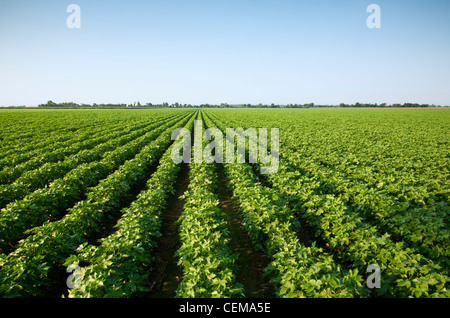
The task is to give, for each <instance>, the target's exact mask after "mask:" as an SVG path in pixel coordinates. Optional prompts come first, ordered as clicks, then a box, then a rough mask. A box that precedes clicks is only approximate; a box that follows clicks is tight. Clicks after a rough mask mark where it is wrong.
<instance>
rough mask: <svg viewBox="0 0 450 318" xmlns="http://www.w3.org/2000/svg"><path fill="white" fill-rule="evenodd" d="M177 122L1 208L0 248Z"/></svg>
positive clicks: (57, 212) (56, 212) (66, 204)
mask: <svg viewBox="0 0 450 318" xmlns="http://www.w3.org/2000/svg"><path fill="white" fill-rule="evenodd" d="M176 121H177V119H174V120H172V121H170V122H169V123H166V124H164V125H163V126H161V127H158V128H156V129H153V130H151V131H150V132H148V133H146V134H145V135H143V136H141V137H138V138H136V139H134V140H132V141H130V142H128V143H127V144H125V145H124V146H122V147H118V148H116V149H114V150H112V151H109V152H107V153H105V154H104V155H103V159H102V160H100V161H94V162H90V163H85V164H81V165H79V166H78V167H77V168H75V169H73V170H71V171H70V172H69V173H67V174H66V175H65V176H64V177H63V178H60V179H56V180H55V181H54V182H52V183H51V184H50V185H49V186H48V187H45V188H42V189H39V190H36V191H35V192H33V193H31V194H29V195H28V196H26V197H25V198H24V199H23V200H20V201H15V202H12V203H11V204H9V205H8V206H7V207H6V208H5V209H2V210H1V215H0V221H1V222H0V248H1V249H2V250H3V251H5V250H6V246H7V245H8V244H14V243H15V242H16V241H17V240H18V239H20V238H21V237H24V236H25V233H24V231H26V230H28V229H30V228H32V227H35V226H39V225H41V224H42V223H44V222H45V221H47V220H54V219H55V218H58V217H59V216H60V215H61V214H62V213H63V211H64V210H65V209H67V208H69V207H70V206H71V204H73V203H75V202H77V201H78V200H80V199H81V198H82V197H83V194H84V192H85V190H86V189H87V188H89V187H92V186H94V185H96V184H97V183H98V181H99V180H101V179H103V178H104V177H106V176H107V175H108V174H110V173H112V172H113V171H114V170H116V169H117V168H118V167H119V166H120V165H122V164H123V163H124V162H125V161H127V160H129V159H131V158H133V157H134V156H135V154H136V153H137V152H138V151H139V150H140V149H141V148H142V147H143V146H145V145H146V144H148V143H149V141H151V140H154V139H155V138H157V137H158V136H159V135H160V134H161V133H162V132H163V131H165V130H166V129H167V128H169V127H171V126H172V125H173V124H174V123H175V122H176Z"/></svg>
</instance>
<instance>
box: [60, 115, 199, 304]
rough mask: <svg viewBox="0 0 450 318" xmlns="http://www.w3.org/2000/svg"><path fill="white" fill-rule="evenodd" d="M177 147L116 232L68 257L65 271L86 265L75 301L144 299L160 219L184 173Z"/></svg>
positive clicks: (168, 153) (189, 126) (72, 293)
mask: <svg viewBox="0 0 450 318" xmlns="http://www.w3.org/2000/svg"><path fill="white" fill-rule="evenodd" d="M193 120H194V117H192V118H191V120H189V122H188V123H187V124H186V125H185V127H186V128H187V129H189V130H191V129H192V126H193ZM172 148H173V147H172V146H171V147H169V148H168V149H167V150H166V152H165V153H164V155H163V156H162V158H161V160H160V161H159V165H158V168H157V170H156V171H155V172H154V173H153V175H152V177H151V178H150V179H149V180H148V181H147V184H146V188H145V190H143V191H142V192H141V193H139V195H138V196H137V198H136V200H134V201H133V202H132V204H131V205H130V206H129V207H127V208H124V209H123V210H122V213H123V214H122V216H121V218H120V219H119V220H118V222H117V224H116V226H115V227H116V231H115V232H114V233H113V234H111V235H109V236H107V237H105V238H102V239H101V240H99V242H98V244H95V245H94V244H87V242H86V243H84V244H82V245H81V246H79V248H78V249H77V250H76V253H74V254H72V255H71V256H70V257H68V258H67V260H66V261H65V264H64V265H65V266H80V276H79V278H78V280H77V281H76V284H75V286H74V288H73V289H70V291H69V297H71V298H92V297H95V298H98V297H107V298H118V297H120V298H122V297H133V296H135V297H139V296H143V295H145V292H147V291H148V282H147V279H148V275H149V266H150V265H151V263H152V257H153V254H152V251H153V249H154V248H155V247H156V246H157V244H158V239H159V238H160V236H161V233H160V232H159V230H160V227H161V218H160V216H161V214H162V213H163V212H164V211H165V209H166V207H167V200H168V198H169V196H170V195H171V194H173V193H174V192H175V182H176V180H177V176H178V174H179V171H180V169H181V166H180V165H179V164H176V163H175V162H174V161H173V160H172V157H171V155H172Z"/></svg>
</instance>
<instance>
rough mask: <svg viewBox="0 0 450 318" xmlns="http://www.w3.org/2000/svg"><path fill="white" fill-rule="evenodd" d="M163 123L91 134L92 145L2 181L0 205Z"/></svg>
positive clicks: (21, 196)
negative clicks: (14, 179) (94, 135)
mask: <svg viewBox="0 0 450 318" xmlns="http://www.w3.org/2000/svg"><path fill="white" fill-rule="evenodd" d="M160 124H161V123H156V124H153V125H142V126H138V127H131V128H128V129H124V127H121V130H120V131H119V132H112V133H110V134H107V136H101V137H99V138H94V137H93V138H92V145H94V147H93V148H92V149H84V150H80V151H79V152H78V153H76V154H74V155H72V156H70V157H66V158H63V160H60V161H58V162H48V163H45V164H44V165H42V166H41V167H39V168H38V169H35V170H31V171H28V172H25V173H24V174H23V175H22V176H21V177H19V178H18V179H17V180H16V181H14V182H13V183H11V184H2V185H0V208H4V207H5V206H6V205H7V204H8V203H10V202H12V201H14V200H17V199H21V198H23V197H25V196H26V195H28V194H30V193H31V192H33V191H35V190H37V189H40V188H43V187H45V186H46V185H48V184H49V183H50V182H51V181H53V180H55V179H58V178H61V177H63V176H64V175H65V174H66V173H68V172H69V171H71V170H73V169H75V168H76V167H78V166H79V165H81V164H83V163H89V162H92V161H98V160H101V159H102V157H103V155H104V154H105V153H107V152H108V151H112V150H114V149H116V148H117V147H118V146H122V145H125V144H126V143H127V142H130V141H132V140H133V139H135V138H137V137H139V136H142V135H143V134H144V133H145V132H147V131H148V130H151V129H153V128H156V127H157V126H159V125H160Z"/></svg>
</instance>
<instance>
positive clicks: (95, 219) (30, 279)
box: [0, 116, 190, 297]
mask: <svg viewBox="0 0 450 318" xmlns="http://www.w3.org/2000/svg"><path fill="white" fill-rule="evenodd" d="M189 117H190V116H189ZM189 117H187V116H184V117H183V118H182V119H181V120H180V121H176V122H175V123H172V125H170V126H165V129H164V130H163V131H159V130H156V131H159V132H158V135H159V137H158V138H156V139H155V140H153V141H151V142H150V143H149V144H148V145H146V146H144V147H143V148H142V150H141V151H140V152H139V153H138V154H137V155H136V156H135V157H134V158H133V159H130V160H128V161H126V162H125V163H124V164H123V165H121V166H120V167H119V169H117V170H116V171H114V172H113V173H111V174H109V175H108V176H107V178H106V179H104V180H102V181H101V182H100V183H99V184H98V185H97V186H95V187H93V188H91V189H90V190H89V191H88V193H87V195H86V199H85V200H83V201H80V202H78V203H77V204H76V205H75V206H74V207H72V208H70V209H69V210H68V213H67V214H66V215H65V216H64V217H63V218H61V219H60V220H58V221H53V222H49V221H47V222H45V223H44V224H43V225H42V226H39V227H36V228H34V229H32V230H31V234H30V235H29V236H28V237H27V238H26V239H24V240H22V241H21V242H20V243H19V245H18V247H17V248H16V249H15V250H14V251H13V252H12V253H10V254H9V255H7V256H2V259H1V264H0V265H1V269H0V295H2V296H3V297H30V296H43V295H44V294H45V287H48V286H51V285H52V283H54V282H53V280H54V279H55V277H56V278H57V279H61V278H60V277H59V276H58V275H57V273H58V268H59V267H60V264H63V263H64V262H65V260H66V259H67V257H68V256H70V254H72V253H74V252H75V250H76V249H77V248H78V247H79V246H80V245H82V244H84V243H85V242H87V241H88V238H89V236H91V235H92V234H93V233H98V232H99V231H101V228H102V221H103V220H104V219H105V218H106V217H107V216H108V213H109V212H111V211H112V210H113V209H118V208H120V206H121V204H122V202H123V200H124V199H125V198H126V197H127V196H128V194H129V192H130V190H131V189H132V188H133V186H135V185H137V184H138V183H139V182H142V181H143V178H145V176H146V175H147V172H148V171H149V169H150V168H151V166H152V165H154V164H156V163H157V162H158V160H159V159H160V158H161V156H162V155H163V153H164V152H165V150H166V149H167V147H168V146H169V144H170V142H171V140H170V136H171V132H172V130H173V128H174V127H176V126H178V125H184V124H186V122H187V121H188V120H189ZM148 141H150V140H148ZM92 278H95V276H93V277H92Z"/></svg>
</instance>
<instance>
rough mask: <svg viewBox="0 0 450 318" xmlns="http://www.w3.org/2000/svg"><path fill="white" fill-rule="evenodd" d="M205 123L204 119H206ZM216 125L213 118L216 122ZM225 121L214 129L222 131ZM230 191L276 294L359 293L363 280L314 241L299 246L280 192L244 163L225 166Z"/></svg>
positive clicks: (293, 221) (296, 224) (361, 293)
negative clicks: (261, 253)
mask: <svg viewBox="0 0 450 318" xmlns="http://www.w3.org/2000/svg"><path fill="white" fill-rule="evenodd" d="M207 122H208V121H207ZM216 124H219V121H216ZM224 124H225V123H220V124H219V125H217V127H219V128H221V129H222V130H223V129H224V127H225V126H224ZM224 167H225V172H226V174H227V176H228V179H229V184H230V186H231V188H232V190H233V195H234V197H235V198H236V200H237V201H238V202H239V206H240V210H241V211H242V217H243V226H244V228H245V229H246V230H247V231H248V232H249V235H250V238H251V239H252V241H253V242H254V244H255V246H256V247H257V248H261V249H263V250H264V252H265V253H266V254H267V255H268V256H269V257H270V259H271V263H270V264H269V266H268V267H267V268H266V273H267V274H268V275H269V274H270V275H271V279H272V281H273V282H274V283H275V286H276V287H277V291H276V293H277V296H279V297H364V296H367V295H368V292H369V291H368V289H366V288H364V287H362V283H363V281H364V278H363V277H362V276H361V274H360V273H358V270H357V269H350V270H346V269H345V268H342V267H341V266H340V265H338V264H337V263H336V262H335V261H334V260H333V257H332V256H331V255H329V254H327V253H325V252H324V251H323V249H322V248H319V247H318V246H316V245H315V244H314V243H313V244H312V245H310V246H306V245H304V244H301V243H300V241H299V238H298V234H297V231H298V230H299V229H300V228H301V223H299V222H298V221H297V220H296V218H295V217H294V214H293V212H292V210H291V209H289V208H288V207H287V202H286V200H285V198H284V197H283V196H281V195H280V194H278V193H277V192H276V191H274V190H273V189H270V188H267V187H264V186H262V185H261V183H260V182H259V180H258V177H257V176H256V175H255V174H254V172H253V169H252V167H251V166H250V165H249V164H246V163H243V164H238V163H236V164H228V163H227V164H225V165H224Z"/></svg>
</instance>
